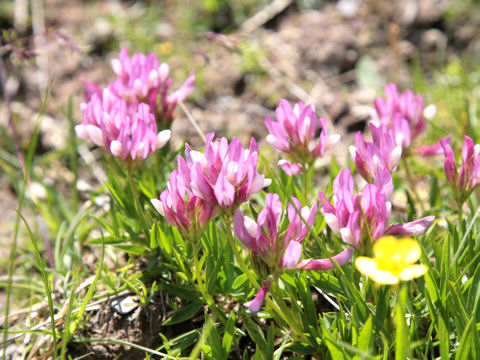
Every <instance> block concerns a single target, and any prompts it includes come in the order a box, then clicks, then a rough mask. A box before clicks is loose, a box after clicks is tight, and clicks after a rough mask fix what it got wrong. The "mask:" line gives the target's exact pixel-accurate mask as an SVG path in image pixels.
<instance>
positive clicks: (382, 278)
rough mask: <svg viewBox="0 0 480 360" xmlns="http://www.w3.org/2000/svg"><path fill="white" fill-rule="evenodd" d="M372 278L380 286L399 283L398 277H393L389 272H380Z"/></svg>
mask: <svg viewBox="0 0 480 360" xmlns="http://www.w3.org/2000/svg"><path fill="white" fill-rule="evenodd" d="M370 278H371V279H372V280H373V281H375V282H376V283H378V284H382V285H395V284H398V283H399V281H400V280H399V279H398V277H396V276H395V275H393V274H392V273H391V272H389V271H385V270H378V271H376V272H375V273H374V274H373V275H371V276H370Z"/></svg>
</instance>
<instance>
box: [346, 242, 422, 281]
mask: <svg viewBox="0 0 480 360" xmlns="http://www.w3.org/2000/svg"><path fill="white" fill-rule="evenodd" d="M420 254H421V251H420V246H419V245H418V243H417V242H416V241H415V240H414V239H412V238H403V239H396V238H395V237H393V236H384V237H382V238H380V239H379V240H378V241H377V242H376V243H375V244H374V245H373V256H374V257H373V258H369V257H365V256H359V257H357V258H356V259H355V266H356V267H357V269H358V270H359V271H360V272H361V273H362V274H364V275H366V276H368V277H369V278H370V279H372V280H373V281H375V282H376V283H378V284H384V285H395V284H398V283H399V282H400V280H402V281H409V280H413V279H416V278H418V277H420V276H422V275H423V274H425V273H426V272H427V267H426V266H425V265H423V264H415V262H416V261H417V260H418V259H419V258H420Z"/></svg>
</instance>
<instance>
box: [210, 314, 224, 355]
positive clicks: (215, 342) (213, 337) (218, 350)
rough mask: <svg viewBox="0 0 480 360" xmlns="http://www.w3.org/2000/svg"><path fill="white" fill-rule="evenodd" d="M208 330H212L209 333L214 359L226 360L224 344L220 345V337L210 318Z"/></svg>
mask: <svg viewBox="0 0 480 360" xmlns="http://www.w3.org/2000/svg"><path fill="white" fill-rule="evenodd" d="M206 328H208V329H210V331H209V333H208V337H207V339H208V343H209V344H210V347H211V349H212V355H213V358H214V359H215V360H216V359H219V360H220V359H226V358H227V354H226V353H225V351H224V349H223V347H222V344H221V343H220V336H219V335H218V331H217V328H216V327H215V324H214V323H213V322H212V319H211V318H210V317H208V318H207V326H206Z"/></svg>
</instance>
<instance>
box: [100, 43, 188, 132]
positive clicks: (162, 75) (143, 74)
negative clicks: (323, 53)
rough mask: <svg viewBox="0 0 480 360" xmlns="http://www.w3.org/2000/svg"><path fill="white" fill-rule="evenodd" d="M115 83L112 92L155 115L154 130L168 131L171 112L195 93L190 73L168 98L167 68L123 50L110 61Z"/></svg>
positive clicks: (171, 117) (150, 54)
mask: <svg viewBox="0 0 480 360" xmlns="http://www.w3.org/2000/svg"><path fill="white" fill-rule="evenodd" d="M111 66H112V69H113V71H114V72H115V74H116V75H117V79H116V80H115V81H114V82H112V83H110V84H109V87H110V89H111V91H112V92H114V93H115V94H116V95H117V96H119V97H121V98H122V99H124V100H125V101H126V102H128V103H130V102H135V101H138V102H144V103H147V104H148V105H149V106H150V109H151V111H152V113H153V114H154V115H155V119H156V121H157V126H159V127H161V128H164V129H165V128H169V127H170V124H171V122H172V120H173V111H174V109H175V107H176V105H177V103H178V102H179V101H183V100H185V99H186V98H187V97H188V96H189V95H190V94H191V93H192V92H193V90H194V83H195V72H193V71H192V72H191V73H190V75H189V76H188V78H187V80H185V82H184V83H183V85H182V86H180V88H179V89H178V90H176V91H175V92H173V93H172V94H168V92H169V91H170V87H171V85H172V81H173V79H172V78H171V77H169V76H168V75H169V72H170V68H169V66H168V64H166V63H162V64H159V62H158V58H157V57H156V56H155V54H153V53H149V54H148V55H145V54H141V53H137V54H133V55H132V57H129V56H128V50H127V49H126V48H123V49H122V50H121V51H120V54H119V58H118V59H113V60H112V61H111Z"/></svg>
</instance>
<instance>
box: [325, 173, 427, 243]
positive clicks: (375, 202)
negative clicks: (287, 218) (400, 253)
mask: <svg viewBox="0 0 480 360" xmlns="http://www.w3.org/2000/svg"><path fill="white" fill-rule="evenodd" d="M392 192H393V184H392V177H391V175H390V173H389V172H388V170H386V169H381V171H380V172H379V173H378V174H377V177H376V178H375V182H374V183H373V184H367V185H366V186H365V187H364V188H363V190H362V191H361V192H359V193H354V181H353V177H352V174H351V172H350V169H348V168H347V169H343V170H341V171H340V173H339V174H338V175H337V177H336V178H335V180H334V182H333V194H334V195H333V204H332V203H330V201H329V200H328V199H327V198H326V195H325V194H324V193H323V192H321V191H320V192H319V201H320V204H321V213H322V214H323V216H324V217H325V221H326V222H327V224H328V226H329V227H330V228H331V229H332V230H333V231H334V232H336V233H339V234H340V236H341V238H342V240H343V241H344V242H346V243H347V244H350V245H352V246H354V247H355V248H357V249H359V250H361V252H364V251H366V250H368V249H369V247H370V246H371V243H372V242H375V241H376V240H377V239H379V238H381V237H382V236H383V235H405V236H411V235H419V234H423V233H424V232H425V231H426V230H427V228H428V227H429V226H430V224H431V223H432V221H433V220H434V219H435V217H434V216H427V217H424V218H422V219H419V220H416V221H413V222H409V223H405V224H399V225H391V226H388V225H387V223H388V220H389V218H390V212H391V207H392V206H391V202H390V196H391V194H392Z"/></svg>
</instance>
